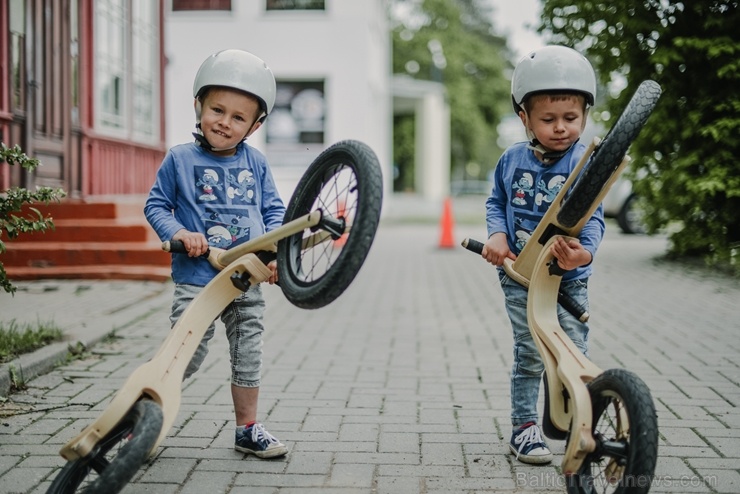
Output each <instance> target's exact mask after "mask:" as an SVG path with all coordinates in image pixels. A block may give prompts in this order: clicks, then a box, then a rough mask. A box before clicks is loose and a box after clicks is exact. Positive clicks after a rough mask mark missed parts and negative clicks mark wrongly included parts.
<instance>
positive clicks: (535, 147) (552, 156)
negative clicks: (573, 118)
mask: <svg viewBox="0 0 740 494" xmlns="http://www.w3.org/2000/svg"><path fill="white" fill-rule="evenodd" d="M576 142H578V139H576V140H575V141H573V144H571V145H570V146H568V149H566V150H564V151H547V150H546V149H545V147H544V146H543V145H542V144H540V141H538V140H537V138H536V137H533V138H532V140H531V141H530V142H529V144H527V149H531V150H532V151H535V152H537V153H540V154H541V155H542V162H543V163H544V164H545V165H547V166H550V165H554V164H555V163H556V162H557V161H558V160H559V159H560V158H562V157H563V156H565V155H566V154H568V151H570V150H571V149H572V148H573V146H574V145H575V143H576Z"/></svg>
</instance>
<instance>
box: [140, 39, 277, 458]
mask: <svg viewBox="0 0 740 494" xmlns="http://www.w3.org/2000/svg"><path fill="white" fill-rule="evenodd" d="M275 89H276V88H275V78H274V76H273V74H272V71H271V70H270V69H269V68H268V67H267V65H266V64H265V62H263V61H262V60H261V59H259V58H257V57H256V56H254V55H252V54H251V53H248V52H245V51H241V50H224V51H221V52H218V53H215V54H213V55H211V56H210V57H208V58H207V59H206V60H205V61H204V62H203V64H202V65H201V67H200V69H199V70H198V73H197V75H196V77H195V83H194V84H193V96H194V98H195V102H194V104H195V115H196V128H197V130H198V132H197V133H195V134H193V135H194V136H195V138H196V141H195V142H193V143H189V144H181V145H178V146H174V147H173V148H172V149H170V150H169V152H168V153H167V156H165V158H164V161H163V162H162V166H161V167H160V169H159V171H158V172H157V177H156V181H155V183H154V185H153V186H152V189H151V191H150V193H149V197H148V199H147V201H146V205H145V207H144V214H145V215H146V218H147V220H148V221H149V223H150V224H151V225H152V227H153V228H154V230H155V231H156V232H157V235H158V236H159V238H160V239H161V240H163V241H164V240H181V241H182V242H183V244H184V246H185V248H186V249H187V251H188V255H179V254H176V255H173V256H172V278H173V280H174V282H175V294H174V301H173V304H172V312H171V315H170V321H171V323H172V325H174V324H175V322H177V320H178V318H179V317H180V316H181V315H182V313H183V311H184V310H185V308H186V307H187V306H188V305H189V303H190V302H191V301H192V300H193V298H195V296H196V295H197V294H198V293H199V292H200V290H201V289H202V288H203V287H204V286H205V285H206V284H208V282H209V281H211V279H212V278H213V277H214V276H215V275H216V274H217V273H218V272H217V271H216V270H215V269H214V268H213V267H212V266H211V265H210V264H209V263H208V261H207V260H206V259H204V258H202V257H200V256H201V254H203V253H205V252H206V250H207V249H208V248H209V247H211V246H213V247H219V248H223V249H228V248H230V247H233V246H235V245H237V244H240V243H243V242H246V241H248V240H249V239H251V238H254V237H257V236H259V235H262V234H263V233H265V232H267V231H270V230H273V229H275V228H277V227H278V226H280V225H281V224H282V221H283V216H284V215H285V205H284V204H283V201H282V200H281V198H280V195H279V194H278V191H277V189H276V187H275V182H274V180H273V177H272V173H271V172H270V167H269V166H268V163H267V159H266V158H265V156H264V155H263V154H262V153H260V152H259V151H257V150H256V149H254V148H253V147H251V146H249V145H248V144H247V143H246V142H245V140H246V139H247V137H249V136H250V135H252V134H253V133H254V132H255V131H256V130H257V129H259V128H260V126H261V125H262V122H264V120H265V118H266V117H267V115H268V114H269V113H270V111H271V110H272V107H273V105H274V103H275ZM268 266H269V267H270V269H271V270H272V272H273V275H272V276H271V277H270V279H269V280H268V282H269V283H270V284H272V283H274V282H276V281H277V270H276V264H275V262H274V261H273V262H271V263H270V264H269V265H268ZM264 310H265V301H264V298H263V296H262V289H261V287H260V286H259V285H255V286H251V287H250V288H249V289H248V290H247V291H246V292H245V293H243V294H242V295H240V296H239V297H237V298H236V299H235V300H234V302H232V303H231V304H229V305H228V306H227V307H226V309H224V311H223V312H222V313H221V320H222V321H223V323H224V325H225V326H226V335H227V337H228V340H229V349H230V357H231V396H232V399H233V402H234V411H235V414H236V426H237V427H236V433H235V444H234V449H236V450H237V451H240V452H243V453H251V454H254V455H256V456H257V457H259V458H274V457H278V456H283V455H285V454H286V453H287V451H288V450H287V448H286V447H285V445H284V444H282V443H281V442H280V441H279V440H278V439H277V438H275V437H274V436H272V435H271V434H270V433H269V432H267V431H266V430H265V428H264V426H263V425H262V424H261V423H259V422H257V403H258V398H259V386H260V378H261V367H262V332H263V331H264V327H263V323H262V318H263V313H264ZM214 330H215V325H214V324H213V323H212V324H211V326H210V327H209V328H208V331H207V332H206V334H205V336H204V337H203V340H202V341H201V343H200V345H199V347H198V349H197V350H196V352H195V355H194V356H193V358H192V360H191V361H190V364H189V365H188V367H187V369H186V371H185V378H186V379H187V378H188V377H190V376H191V375H192V374H193V373H194V372H195V371H197V370H198V368H199V367H200V365H201V364H202V362H203V360H204V359H205V357H206V354H207V353H208V341H209V340H210V339H211V338H213V335H214Z"/></svg>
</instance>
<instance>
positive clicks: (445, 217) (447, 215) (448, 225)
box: [439, 197, 455, 249]
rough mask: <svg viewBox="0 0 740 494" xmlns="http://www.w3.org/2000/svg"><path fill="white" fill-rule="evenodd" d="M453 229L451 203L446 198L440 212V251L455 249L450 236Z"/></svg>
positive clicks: (453, 241)
mask: <svg viewBox="0 0 740 494" xmlns="http://www.w3.org/2000/svg"><path fill="white" fill-rule="evenodd" d="M454 227H455V220H454V218H453V217H452V201H450V198H449V197H448V198H447V199H445V202H444V209H443V210H442V220H441V222H440V228H441V229H442V235H441V236H440V238H439V248H440V249H452V248H453V247H455V239H454V238H453V235H452V230H453V228H454Z"/></svg>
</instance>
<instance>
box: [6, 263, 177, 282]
mask: <svg viewBox="0 0 740 494" xmlns="http://www.w3.org/2000/svg"><path fill="white" fill-rule="evenodd" d="M5 270H6V272H7V275H8V279H10V280H12V281H27V280H51V279H81V280H140V281H169V280H171V279H172V277H171V272H170V268H169V267H161V266H136V265H127V264H107V265H86V266H50V267H19V266H5Z"/></svg>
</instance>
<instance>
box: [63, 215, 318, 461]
mask: <svg viewBox="0 0 740 494" xmlns="http://www.w3.org/2000/svg"><path fill="white" fill-rule="evenodd" d="M320 220H321V212H320V211H313V212H311V213H309V214H306V215H304V216H302V217H299V218H297V219H295V220H293V221H291V222H289V223H286V224H284V225H282V226H280V227H279V228H276V229H275V230H272V231H271V232H268V233H266V234H264V235H261V236H260V237H257V238H255V239H252V240H250V241H248V242H245V243H244V244H241V245H238V246H236V247H234V248H233V249H230V250H223V249H213V248H212V249H211V252H210V254H209V257H208V261H209V262H210V263H211V265H213V266H214V267H216V269H219V270H220V271H221V272H220V273H218V274H217V275H216V276H215V277H214V278H213V280H211V281H210V282H209V283H208V284H207V285H206V286H205V287H204V288H203V290H201V292H200V293H199V294H198V295H197V296H196V297H195V298H194V299H193V301H192V302H191V303H190V305H189V306H188V307H187V308H186V309H185V311H184V312H183V314H182V316H180V318H179V319H178V321H177V323H176V324H175V325H174V326H173V328H172V329H171V330H170V332H169V334H168V335H167V337H166V338H165V340H164V342H163V343H162V345H161V346H160V348H159V351H158V352H157V353H156V355H154V357H152V359H151V360H150V361H149V362H146V363H145V364H143V365H141V366H140V367H138V368H137V369H136V370H135V371H134V372H133V373H132V374H131V376H130V377H129V378H128V380H127V381H126V382H125V384H124V385H123V387H122V388H121V389H120V390H119V391H118V392H117V393H116V395H115V396H114V397H113V400H112V401H111V402H110V403H109V404H108V406H107V408H106V409H105V410H104V411H103V412H102V413H101V415H100V416H99V417H98V418H97V419H96V420H95V421H94V422H93V423H92V424H90V425H89V426H87V427H86V428H85V429H84V430H83V431H82V432H81V433H80V434H79V435H77V437H75V438H74V439H72V440H71V441H69V442H68V443H67V444H66V445H64V446H63V447H62V449H61V450H60V454H61V455H62V456H63V457H64V458H65V459H66V460H68V461H72V460H76V459H78V458H83V457H85V456H87V455H89V454H90V453H91V452H92V451H93V450H94V448H95V446H96V445H97V444H98V443H99V442H100V441H101V439H103V438H104V437H105V436H106V435H107V434H109V433H110V432H111V431H112V430H113V428H114V427H115V426H116V425H117V424H118V423H119V422H120V421H121V420H122V419H123V418H124V417H125V416H126V414H127V413H128V411H129V410H130V409H131V407H133V406H134V404H135V403H136V402H137V401H139V400H141V399H150V400H153V401H155V402H156V403H157V404H158V405H159V406H160V407H161V408H162V429H161V431H160V433H159V437H158V438H157V440H156V442H155V443H154V445H153V446H152V449H151V450H150V451H149V454H150V455H153V454H154V453H155V452H156V450H157V448H158V447H159V445H160V444H161V442H162V441H163V440H164V438H165V436H166V435H167V432H168V431H169V429H170V427H171V426H172V424H173V423H174V421H175V418H176V416H177V412H178V410H179V408H180V397H181V388H182V380H183V376H184V375H185V369H186V368H187V366H188V363H190V359H191V358H192V356H193V354H194V353H195V350H196V349H197V347H198V344H199V343H200V341H201V340H202V339H203V335H205V332H206V330H207V329H208V326H209V325H210V324H211V322H213V321H214V320H215V319H216V318H217V317H218V315H219V314H220V313H221V311H223V309H224V308H225V307H226V306H227V305H228V304H229V303H231V302H232V301H233V300H234V299H235V298H236V297H238V296H239V295H240V294H241V293H242V290H241V289H239V288H237V287H236V286H235V284H234V283H233V281H232V277H233V276H237V277H240V278H242V279H244V278H247V277H248V280H249V283H250V284H257V283H261V282H263V281H265V280H266V279H268V278H269V277H270V275H271V274H272V271H271V270H270V269H269V268H268V267H267V266H266V265H265V263H263V262H262V261H261V260H260V259H259V258H258V257H257V255H256V253H257V252H260V251H268V252H276V251H277V242H278V241H279V240H281V239H283V238H286V237H289V236H291V235H294V234H296V233H299V232H301V231H303V230H305V229H307V228H313V227H315V226H317V225H318V224H319V222H320ZM327 238H330V235H329V234H327V233H326V232H323V231H317V232H315V233H314V234H313V235H312V236H311V237H308V238H307V239H304V241H303V242H304V246H305V245H306V244H307V243H308V244H316V243H319V242H322V241H324V240H326V239H327ZM163 249H164V250H169V245H168V242H165V243H164V244H163Z"/></svg>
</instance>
